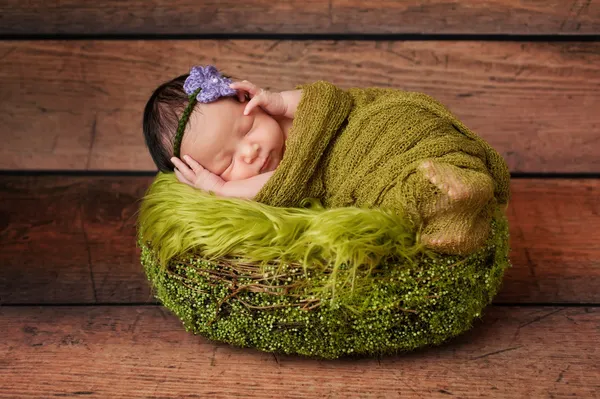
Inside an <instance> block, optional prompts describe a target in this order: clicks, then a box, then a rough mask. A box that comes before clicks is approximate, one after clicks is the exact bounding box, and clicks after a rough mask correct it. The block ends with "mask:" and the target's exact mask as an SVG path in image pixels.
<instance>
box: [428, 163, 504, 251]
mask: <svg viewBox="0 0 600 399" xmlns="http://www.w3.org/2000/svg"><path fill="white" fill-rule="evenodd" d="M419 169H420V170H421V171H422V172H423V174H424V176H425V177H426V178H427V179H428V180H429V181H430V182H431V183H432V184H434V185H435V186H436V187H437V188H438V189H439V190H440V191H441V195H439V196H437V197H436V203H435V205H434V210H433V213H432V214H430V216H429V218H428V221H427V226H426V229H425V234H424V235H423V237H422V240H423V242H424V243H425V244H426V245H428V246H430V247H432V248H434V249H436V250H439V251H440V252H446V253H468V252H470V251H472V250H474V249H475V248H476V247H477V246H479V245H481V244H482V243H483V242H484V241H485V239H486V238H487V235H488V234H487V233H488V230H489V218H488V217H486V216H484V215H481V216H479V217H478V216H477V215H479V214H480V212H481V211H482V209H483V207H484V206H486V204H487V203H488V202H489V201H490V200H491V199H492V198H493V196H494V182H493V180H492V179H491V177H490V176H489V175H487V174H486V173H482V172H477V171H474V170H470V169H463V168H459V167H457V166H454V165H450V164H448V163H443V162H436V161H431V160H427V161H424V162H422V163H421V164H420V165H419Z"/></svg>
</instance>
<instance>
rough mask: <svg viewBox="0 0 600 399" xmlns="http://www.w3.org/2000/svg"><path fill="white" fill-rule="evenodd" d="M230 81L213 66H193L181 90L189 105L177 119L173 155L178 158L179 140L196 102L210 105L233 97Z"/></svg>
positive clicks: (233, 91)
mask: <svg viewBox="0 0 600 399" xmlns="http://www.w3.org/2000/svg"><path fill="white" fill-rule="evenodd" d="M231 83H232V82H231V79H229V78H228V77H227V76H223V75H221V73H220V72H219V71H218V70H217V68H216V67H214V66H213V65H207V66H205V67H202V66H195V67H193V68H192V69H191V70H190V76H188V78H187V79H186V80H185V83H184V84H183V90H184V91H185V92H186V94H187V95H188V96H189V100H190V102H189V104H188V106H187V107H186V109H185V110H184V111H183V114H181V118H179V124H178V125H177V133H176V135H175V140H174V142H173V147H174V148H173V155H174V156H176V157H177V158H179V155H180V147H181V140H182V139H183V132H184V131H185V127H186V126H187V123H188V120H189V118H190V115H191V113H192V110H193V109H194V105H196V102H201V103H204V104H206V103H210V102H213V101H216V100H218V99H219V98H221V97H230V96H235V95H236V91H235V90H234V89H232V88H231V87H229V85H230V84H231Z"/></svg>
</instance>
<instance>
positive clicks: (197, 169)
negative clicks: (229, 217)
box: [171, 155, 275, 199]
mask: <svg viewBox="0 0 600 399" xmlns="http://www.w3.org/2000/svg"><path fill="white" fill-rule="evenodd" d="M183 158H184V160H185V161H186V162H187V165H186V164H185V163H183V162H182V161H181V160H180V159H178V158H176V157H173V158H171V162H173V164H174V165H175V166H176V168H175V175H176V176H177V179H178V180H179V181H180V182H182V183H185V184H187V185H189V186H192V187H195V188H199V189H200V190H204V191H212V192H214V193H215V194H217V195H219V196H222V197H235V198H246V199H252V198H254V197H255V196H256V194H258V192H259V191H260V189H261V188H262V187H263V186H264V185H265V184H266V183H267V181H268V180H269V178H270V177H271V176H273V173H275V172H274V171H273V172H267V173H262V174H260V175H256V176H253V177H250V178H248V179H244V180H234V181H225V180H223V179H221V178H220V177H219V176H217V175H215V174H214V173H211V172H210V171H208V170H206V169H204V168H203V167H202V165H200V164H199V163H198V162H196V161H195V160H194V159H192V158H191V157H189V156H187V155H184V156H183ZM188 165H189V166H188Z"/></svg>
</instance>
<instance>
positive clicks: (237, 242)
mask: <svg viewBox="0 0 600 399" xmlns="http://www.w3.org/2000/svg"><path fill="white" fill-rule="evenodd" d="M332 231H334V232H335V237H334V238H332V237H331V236H332V235H333V233H332ZM413 231H414V228H413V227H412V226H410V224H408V223H407V222H406V221H405V220H404V219H402V218H401V217H398V216H397V215H391V214H389V213H387V212H386V211H385V210H380V209H358V208H341V209H340V208H338V209H336V210H332V209H323V208H321V207H319V206H309V207H308V208H299V209H296V208H294V209H290V208H274V207H269V206H267V205H264V204H258V203H255V202H252V201H244V200H237V199H223V198H217V197H215V196H212V195H209V194H205V193H202V192H200V191H198V190H194V189H192V188H190V187H188V186H185V185H183V184H181V183H178V182H177V181H176V179H175V178H174V177H173V175H172V174H160V173H159V175H158V176H157V178H156V179H155V181H154V183H153V184H152V186H151V187H150V189H149V190H148V192H147V194H146V196H145V197H144V199H143V202H142V206H141V209H140V213H139V218H138V233H139V234H138V237H139V238H138V245H139V246H140V248H141V262H142V265H143V267H144V270H145V272H146V274H147V276H148V279H149V281H150V283H151V286H152V289H153V293H154V295H155V296H156V298H157V299H159V300H160V301H161V302H162V304H163V305H164V306H165V307H167V308H168V309H170V310H171V311H172V312H173V313H174V314H175V315H177V317H179V318H180V319H181V320H182V321H183V324H184V326H185V329H186V330H187V331H191V332H193V333H195V334H201V335H202V336H204V337H206V338H209V339H212V340H216V341H222V342H227V343H229V344H232V345H236V346H240V347H254V348H257V349H259V350H263V351H268V352H277V353H286V354H301V355H307V356H314V357H322V358H337V357H340V356H345V355H380V354H392V353H396V352H400V351H408V350H413V349H416V348H420V347H424V346H429V345H438V344H440V343H442V342H444V341H446V340H448V339H449V338H451V337H454V336H456V335H458V334H461V333H463V332H464V331H466V330H468V329H469V328H470V327H471V326H472V323H473V321H474V320H475V319H476V318H478V317H481V315H482V311H483V309H484V308H485V306H487V305H488V304H489V303H490V302H491V301H492V298H493V297H494V295H495V294H496V293H497V292H498V290H499V288H500V285H501V282H502V277H503V274H504V271H505V269H506V268H508V267H510V262H509V259H508V252H509V245H508V242H509V235H508V222H507V220H506V216H505V215H504V212H503V211H502V210H501V209H500V208H499V207H498V208H497V209H496V210H495V213H494V215H493V217H492V222H491V229H490V234H489V237H488V240H487V242H486V243H485V245H484V246H482V247H481V248H480V249H479V250H477V251H476V252H474V253H471V254H469V255H466V256H458V255H444V254H439V253H435V252H432V251H431V250H428V249H425V248H424V247H422V246H419V245H418V244H416V243H417V242H418V237H417V233H414V232H413ZM323 237H327V239H323ZM364 237H367V238H364ZM215 248H216V249H215Z"/></svg>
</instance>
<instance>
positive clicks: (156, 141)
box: [143, 74, 189, 172]
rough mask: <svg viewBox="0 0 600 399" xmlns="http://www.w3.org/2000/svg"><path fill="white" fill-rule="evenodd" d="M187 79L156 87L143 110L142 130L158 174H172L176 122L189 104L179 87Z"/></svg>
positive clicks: (181, 78) (184, 93)
mask: <svg viewBox="0 0 600 399" xmlns="http://www.w3.org/2000/svg"><path fill="white" fill-rule="evenodd" d="M188 76H189V75H188V74H186V75H181V76H179V77H177V78H175V79H172V80H170V81H168V82H165V83H163V84H162V85H160V86H159V87H158V88H157V89H156V90H154V93H152V95H151V96H150V99H149V100H148V103H146V107H145V108H144V120H143V130H144V138H145V139H146V146H147V147H148V150H149V151H150V155H151V156H152V160H153V161H154V163H155V164H156V166H157V167H158V170H160V171H161V172H172V171H173V170H174V168H175V165H173V163H172V162H171V161H170V159H171V157H172V156H173V141H174V139H175V134H176V133H177V124H178V123H179V118H180V116H181V114H182V113H183V111H184V110H185V108H186V106H187V105H188V103H189V98H188V95H187V94H186V92H185V91H184V90H183V84H184V83H185V80H186V79H187V77H188Z"/></svg>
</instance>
